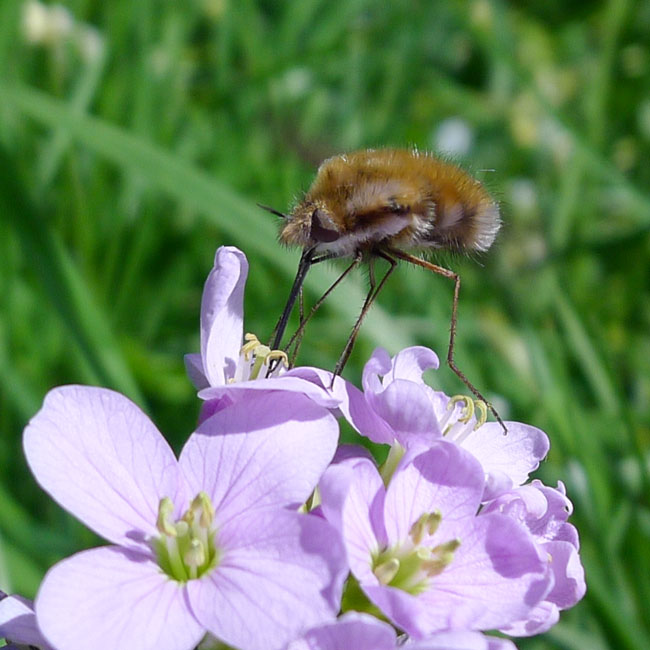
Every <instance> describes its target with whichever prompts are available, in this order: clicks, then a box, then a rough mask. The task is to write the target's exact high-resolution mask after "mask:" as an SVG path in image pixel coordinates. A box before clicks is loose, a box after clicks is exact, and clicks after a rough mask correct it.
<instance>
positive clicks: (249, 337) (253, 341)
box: [241, 334, 268, 361]
mask: <svg viewBox="0 0 650 650" xmlns="http://www.w3.org/2000/svg"><path fill="white" fill-rule="evenodd" d="M244 340H245V341H246V343H244V345H242V349H241V353H242V354H243V355H244V359H245V360H246V361H250V358H251V354H253V355H255V356H258V352H257V350H258V349H259V348H261V347H266V346H263V345H262V344H261V343H260V340H259V339H258V338H257V336H255V334H246V335H245V336H244ZM267 349H268V348H267Z"/></svg>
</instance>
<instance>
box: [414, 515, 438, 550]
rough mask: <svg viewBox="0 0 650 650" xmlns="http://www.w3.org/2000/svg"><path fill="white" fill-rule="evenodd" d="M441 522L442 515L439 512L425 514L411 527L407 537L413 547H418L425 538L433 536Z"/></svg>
mask: <svg viewBox="0 0 650 650" xmlns="http://www.w3.org/2000/svg"><path fill="white" fill-rule="evenodd" d="M441 521H442V514H440V511H439V510H436V511H435V512H425V513H424V514H423V515H421V517H420V518H419V519H418V520H417V521H416V522H415V523H414V524H413V525H412V526H411V530H410V532H409V536H410V537H411V540H412V541H413V544H414V545H415V546H419V545H420V544H421V543H422V540H423V539H424V537H425V535H426V536H431V535H433V534H434V533H435V532H436V530H437V529H438V526H439V525H440V522H441Z"/></svg>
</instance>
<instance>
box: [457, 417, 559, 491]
mask: <svg viewBox="0 0 650 650" xmlns="http://www.w3.org/2000/svg"><path fill="white" fill-rule="evenodd" d="M505 424H506V427H507V429H508V433H507V434H505V435H504V433H503V429H502V428H501V425H500V424H498V423H497V422H487V423H486V424H484V425H483V426H481V427H479V428H478V429H477V430H476V431H473V432H472V433H471V435H469V436H468V437H467V438H465V440H463V442H462V446H463V448H464V449H467V451H469V452H470V453H472V454H473V455H474V456H476V458H478V460H479V462H480V463H481V465H482V466H483V469H484V471H485V473H486V474H488V476H489V475H490V474H492V473H495V474H497V475H499V474H505V475H507V476H509V477H510V479H511V480H512V482H513V485H515V486H517V485H522V484H523V483H524V482H525V481H526V480H527V479H528V475H529V474H530V473H531V472H532V471H534V470H536V469H537V468H538V467H539V462H540V461H541V460H542V459H543V458H544V457H545V456H546V454H547V453H548V450H549V446H550V444H549V440H548V436H547V435H546V434H545V433H544V432H543V431H542V430H541V429H537V428H535V427H531V426H529V425H527V424H522V423H521V422H506V423H505ZM499 483H500V482H499ZM494 496H496V495H494V494H486V496H485V498H486V499H488V498H492V497H494Z"/></svg>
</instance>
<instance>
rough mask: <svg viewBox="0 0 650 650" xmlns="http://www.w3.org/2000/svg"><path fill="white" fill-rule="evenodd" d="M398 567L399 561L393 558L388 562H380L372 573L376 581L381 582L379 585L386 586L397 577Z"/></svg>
mask: <svg viewBox="0 0 650 650" xmlns="http://www.w3.org/2000/svg"><path fill="white" fill-rule="evenodd" d="M399 567H400V562H399V560H398V559H397V558H396V557H393V558H391V559H390V560H387V561H386V562H382V563H381V564H380V565H378V566H376V567H375V568H374V569H373V573H374V574H375V577H376V578H377V580H379V582H381V584H383V585H387V584H389V583H390V581H391V580H392V579H393V578H394V577H395V576H396V575H397V572H398V571H399Z"/></svg>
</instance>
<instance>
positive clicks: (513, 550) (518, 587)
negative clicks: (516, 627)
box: [408, 514, 552, 637]
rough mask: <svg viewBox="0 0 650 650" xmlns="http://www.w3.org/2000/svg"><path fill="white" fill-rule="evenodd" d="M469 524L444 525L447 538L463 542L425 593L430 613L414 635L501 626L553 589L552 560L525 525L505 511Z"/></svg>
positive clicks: (526, 611)
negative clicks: (549, 566)
mask: <svg viewBox="0 0 650 650" xmlns="http://www.w3.org/2000/svg"><path fill="white" fill-rule="evenodd" d="M493 517H494V519H492V518H493ZM488 520H489V521H488ZM443 523H444V521H443ZM467 524H470V522H465V525H463V522H459V526H458V529H457V531H456V533H455V534H453V533H452V531H449V530H446V531H445V532H442V528H443V526H442V525H441V526H440V528H439V529H438V534H439V539H440V540H441V541H444V539H443V538H447V539H449V538H452V539H453V538H454V537H457V538H458V539H460V541H461V544H460V546H459V547H458V549H457V550H456V551H455V553H454V559H453V561H452V562H451V564H450V565H449V566H448V567H447V568H446V569H445V570H444V571H443V572H442V573H441V574H440V575H438V576H436V577H435V578H433V580H432V586H431V589H429V590H428V591H426V592H423V593H422V594H421V595H420V599H421V600H422V601H423V602H424V603H426V605H427V607H426V613H427V616H426V618H425V617H423V618H422V619H421V620H420V621H418V626H417V629H412V630H408V631H410V632H411V633H412V634H415V635H419V636H420V637H422V636H425V635H426V634H429V633H430V632H432V631H435V630H440V629H448V628H454V629H461V628H466V629H479V630H487V629H494V628H500V627H502V626H504V625H507V624H509V623H510V622H512V621H518V620H521V619H524V618H526V616H527V615H528V614H529V613H530V611H531V610H532V608H533V607H535V606H536V605H537V603H539V602H540V601H541V600H542V599H543V598H544V596H545V595H546V593H547V592H548V590H549V589H550V587H551V584H552V579H551V577H550V575H549V573H548V571H547V563H546V560H545V559H544V558H543V557H540V553H539V552H538V550H537V548H536V546H535V544H534V542H533V540H532V538H531V537H530V535H529V534H528V533H527V532H526V531H525V529H524V528H523V527H522V526H520V525H519V524H517V523H516V522H514V521H513V520H512V519H510V518H508V517H506V516H504V515H499V514H492V515H485V516H480V517H476V518H474V519H473V520H471V524H470V525H467Z"/></svg>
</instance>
